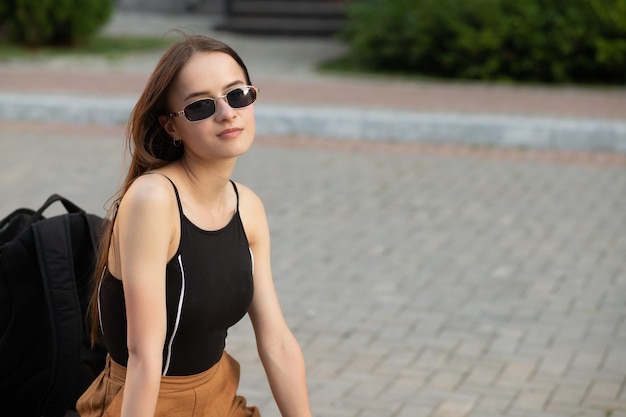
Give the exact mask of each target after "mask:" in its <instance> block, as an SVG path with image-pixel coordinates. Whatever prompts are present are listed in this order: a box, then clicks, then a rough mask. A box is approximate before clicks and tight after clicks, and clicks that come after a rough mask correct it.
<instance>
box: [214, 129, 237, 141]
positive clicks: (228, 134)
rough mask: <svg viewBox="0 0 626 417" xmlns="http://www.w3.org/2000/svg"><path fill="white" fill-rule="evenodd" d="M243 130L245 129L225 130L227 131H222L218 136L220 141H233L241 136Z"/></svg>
mask: <svg viewBox="0 0 626 417" xmlns="http://www.w3.org/2000/svg"><path fill="white" fill-rule="evenodd" d="M242 130H243V129H239V128H232V129H225V130H222V131H221V132H220V133H218V134H217V136H218V137H219V138H220V139H233V138H236V137H237V136H239V134H240V133H241V131H242Z"/></svg>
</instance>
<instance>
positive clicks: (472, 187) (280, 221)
mask: <svg viewBox="0 0 626 417" xmlns="http://www.w3.org/2000/svg"><path fill="white" fill-rule="evenodd" d="M130 17H132V16H130ZM130 17H129V18H130ZM138 27H139V26H138ZM313 43H314V42H313V41H312V43H311V44H313ZM307 47H308V46H307ZM305 48H306V47H305V46H303V47H302V49H305ZM125 62H126V63H119V66H118V67H116V69H115V71H112V70H111V68H110V67H109V65H113V66H117V65H118V64H112V63H103V68H98V67H97V66H96V65H95V64H94V62H93V61H90V65H89V66H88V68H87V69H86V72H84V73H83V72H80V71H72V72H71V73H70V72H69V71H68V72H67V75H68V77H69V79H71V80H75V81H76V83H75V84H72V83H70V84H67V83H66V84H62V81H58V82H57V81H55V82H52V83H50V84H52V87H50V86H49V85H48V83H47V82H46V83H39V81H33V84H31V85H35V84H34V83H38V84H36V85H39V86H42V87H41V88H42V89H43V88H44V86H45V89H46V91H50V90H48V89H49V88H53V89H61V90H63V89H65V88H67V90H63V91H56V92H54V93H46V94H52V95H53V96H55V97H58V96H57V94H60V93H63V94H67V95H69V96H72V97H75V96H80V95H86V96H89V95H91V94H97V90H94V91H92V90H88V88H95V87H94V85H93V83H91V82H89V83H86V84H84V85H85V88H86V90H85V91H86V92H83V91H82V90H80V89H78V85H79V84H80V82H81V81H79V80H80V79H81V78H80V77H83V76H84V77H86V78H85V79H87V78H89V77H99V76H102V78H99V79H100V80H103V81H104V80H106V79H109V80H110V79H116V78H115V77H120V78H119V80H120V81H119V82H113V83H111V84H107V87H105V91H106V92H108V93H109V94H111V95H112V96H115V97H117V93H116V94H113V93H114V91H115V88H118V87H120V88H122V87H121V86H122V85H126V86H127V87H128V88H129V90H125V89H121V90H120V93H124V94H127V95H128V98H129V99H132V97H133V95H134V94H136V92H137V91H138V89H139V88H140V87H137V86H136V85H135V83H132V82H131V83H129V84H123V83H124V82H127V80H129V79H130V78H126V77H127V76H128V77H131V76H132V77H136V78H134V79H135V80H141V79H142V77H145V76H146V75H145V74H144V73H143V71H144V70H145V68H143V67H142V68H139V66H137V67H134V66H132V65H130V67H128V68H127V67H126V66H125V65H126V64H127V63H128V62H127V61H125ZM141 62H145V61H143V60H141ZM22 65H23V64H20V63H13V64H8V65H5V66H3V67H2V71H13V70H14V69H19V71H13V72H11V73H10V74H13V75H12V76H14V77H15V78H13V80H14V81H15V82H14V83H7V82H6V77H0V79H2V82H3V83H4V84H3V85H2V87H1V88H0V90H1V91H13V92H20V91H24V89H25V88H27V87H26V86H25V84H24V83H22V82H21V81H19V80H20V76H19V74H27V73H28V72H29V71H32V73H36V72H37V71H40V72H38V74H46V76H50V77H52V76H53V75H50V74H55V75H54V77H61V78H59V80H62V73H63V72H65V71H67V61H64V62H62V63H50V62H48V63H45V65H43V66H42V67H40V68H33V67H32V65H30V64H29V65H24V66H22ZM55 65H56V66H57V69H55ZM259 72H260V75H259V82H263V83H268V85H272V84H271V83H272V82H273V83H275V84H273V85H275V86H280V85H286V83H287V82H292V81H290V80H285V84H282V82H280V79H279V77H277V76H275V77H273V78H272V77H270V74H263V71H259ZM303 72H305V71H304V70H303ZM5 74H7V73H6V72H5ZM81 74H82V75H81ZM105 75H106V76H105ZM262 75H263V76H264V77H266V78H263V77H262ZM42 77H43V75H42ZM109 77H112V78H109ZM317 77H320V76H312V81H309V82H308V84H307V85H308V86H311V85H313V84H314V83H319V84H320V85H330V81H328V82H327V81H324V80H323V79H322V78H324V77H321V78H317ZM304 78H305V79H308V77H304ZM52 79H53V78H50V80H52ZM54 79H55V80H57V79H56V78H54ZM89 79H91V80H94V79H96V78H89ZM34 80H37V78H35V79H34ZM123 80H126V81H123ZM264 80H267V81H264ZM296 81H297V80H296ZM137 82H138V81H137ZM293 82H295V81H293ZM379 83H380V84H379ZM347 84H348V85H350V86H354V88H365V87H358V86H357V84H358V83H356V82H354V84H350V83H347ZM18 85H21V87H19V86H18ZM63 85H65V87H63ZM365 85H367V86H368V87H367V88H370V87H371V86H372V85H380V87H377V88H380V89H381V90H380V91H382V90H384V89H385V88H395V86H397V84H395V83H391V84H387V83H386V82H384V83H383V82H381V81H367V82H366V83H365ZM382 85H386V86H387V87H385V88H383V87H382ZM115 86H117V87H115ZM337 86H338V87H339V86H340V84H337ZM103 87H104V86H103ZM461 87H462V88H467V89H468V91H478V90H480V89H482V88H483V87H473V86H467V87H463V86H461ZM342 88H343V87H342ZM372 88H373V87H372ZM415 88H417V89H422V88H424V89H429V88H432V89H433V90H431V91H433V95H434V96H437V97H439V99H440V100H442V101H441V102H444V101H445V100H443V99H441V97H440V96H439V93H435V92H434V91H438V92H441V91H444V90H445V91H449V92H450V97H453V96H462V94H461V93H460V92H459V91H460V90H454V88H453V87H451V86H444V85H440V86H437V85H433V86H432V87H430V86H429V85H426V84H424V85H422V84H420V83H418V84H417V85H416V86H415ZM276 89H277V90H278V87H276ZM447 89H449V90H447ZM266 90H270V91H272V90H273V88H269V87H268V88H266V89H264V97H265V91H266ZM484 90H490V88H487V87H485V88H484ZM326 91H330V90H326ZM369 91H371V90H369ZM455 91H456V92H455ZM493 91H497V92H498V94H504V93H503V92H502V91H504V92H506V91H510V93H511V94H512V96H513V97H518V96H517V92H516V91H517V90H514V89H509V88H508V87H507V88H504V89H503V90H500V89H494V90H493ZM525 91H528V94H529V95H530V96H533V97H534V94H539V91H540V90H538V89H537V90H535V89H532V88H529V89H528V90H526V89H524V90H522V91H521V92H519V94H520V97H523V96H524V94H526V93H525ZM555 91H556V93H555V94H566V90H555ZM567 91H575V92H576V94H579V93H585V94H591V95H592V96H595V95H596V94H601V93H599V92H598V91H596V90H588V91H587V90H567ZM34 92H35V93H37V94H42V93H45V91H41V90H37V89H35V91H34ZM553 92H554V91H553ZM553 92H548V93H546V94H547V95H548V96H550V95H551V94H552V93H553ZM104 94H105V93H102V95H104ZM272 94H274V95H273V96H272ZM281 94H284V97H283V98H282V99H281V98H280V97H281ZM309 94H310V95H311V97H312V96H313V95H314V94H316V93H315V89H313V88H311V89H310V90H309ZM477 94H478V93H477ZM567 94H570V93H567ZM571 94H574V93H573V92H572V93H571ZM622 95H623V93H621V92H609V93H608V95H607V97H614V99H616V100H622V99H623V97H622ZM267 96H269V97H273V98H272V100H275V101H276V103H279V102H280V100H283V99H286V98H288V97H289V95H288V94H286V93H279V92H274V93H271V92H267ZM269 97H268V100H270V98H269ZM322 97H323V96H322ZM598 97H599V96H598ZM620 97H622V98H620ZM388 98H389V96H387V95H385V94H381V95H380V96H378V97H376V101H377V102H379V103H388V101H386V100H388ZM311 100H313V98H311ZM611 100H612V99H611ZM547 101H548V100H544V101H542V100H538V101H537V102H536V103H541V102H547ZM600 101H602V100H600ZM451 102H454V100H451ZM486 102H490V100H486ZM283 103H285V102H283ZM457 103H458V102H457ZM346 104H349V103H346ZM457 105H459V104H457ZM509 105H510V106H518V105H519V104H509ZM579 105H580V106H583V104H579ZM530 107H533V106H530ZM592 107H596V110H597V107H599V106H592ZM609 108H611V109H613V107H612V106H607V111H608V109H609ZM623 108H624V107H620V109H623ZM570 111H571V112H574V110H570ZM580 111H581V112H582V110H580ZM597 111H599V110H597ZM613 111H614V109H613ZM477 113H481V114H482V112H477ZM507 114H508V113H507ZM573 114H574V113H570V115H573ZM580 114H581V116H580V117H583V116H584V115H591V116H586V117H589V118H592V119H594V120H595V119H596V117H597V118H600V116H598V115H597V113H586V112H582V113H580ZM604 117H613V116H608V114H603V115H602V118H604ZM615 117H616V118H617V119H621V118H623V115H622V116H615ZM0 132H1V133H0V135H2V140H0V166H2V173H3V175H1V176H0V189H1V190H2V193H3V198H2V199H1V200H0V213H8V212H9V211H10V210H12V209H13V208H14V207H15V206H17V205H26V206H31V207H32V206H35V205H38V204H40V203H41V202H42V201H43V200H44V199H45V197H47V195H48V194H50V193H52V192H58V193H61V194H62V195H66V196H67V197H69V198H71V199H73V200H75V201H76V202H77V203H79V204H80V205H82V206H84V208H85V209H87V210H89V211H92V212H96V213H101V212H102V209H101V207H102V205H103V204H104V201H105V200H106V199H107V197H108V196H109V195H110V194H111V193H112V192H113V191H114V188H115V185H116V184H117V182H118V179H119V174H120V167H121V165H122V164H123V160H122V158H121V154H122V151H123V144H122V141H121V140H120V139H121V137H122V136H123V126H122V125H121V124H107V123H101V124H78V123H72V124H67V123H65V124H62V123H50V122H49V121H45V120H43V121H42V120H39V121H37V122H32V121H31V122H28V123H26V122H23V121H14V120H9V121H6V120H5V121H2V122H0ZM234 177H235V179H237V180H239V181H241V182H243V183H246V184H248V185H249V186H251V187H252V188H253V189H255V190H256V191H257V192H258V193H259V195H260V196H261V197H262V198H263V200H264V201H265V204H266V208H267V212H268V216H269V220H270V226H271V229H272V230H271V231H272V237H273V267H274V275H275V280H276V285H277V288H278V292H279V295H280V297H281V300H282V305H283V308H284V311H285V314H286V316H287V319H288V322H289V324H290V326H291V327H292V328H293V330H294V332H295V334H296V336H297V337H298V339H299V340H300V342H301V344H302V347H303V350H304V354H305V356H306V359H307V364H308V368H309V371H308V380H309V385H310V391H311V400H312V404H313V409H314V414H315V415H316V416H319V417H415V416H420V417H499V416H507V417H508V416H511V417H521V416H524V417H526V416H528V417H607V416H611V417H625V416H626V265H625V262H624V253H626V239H625V237H624V236H625V234H624V230H626V229H625V228H626V216H625V215H624V213H625V212H626V157H625V155H624V154H622V153H615V152H612V153H596V152H571V151H569V152H560V151H559V152H547V151H540V150H524V151H521V150H511V149H505V150H499V149H496V148H478V149H477V148H472V147H467V146H456V145H455V146H445V147H442V146H430V145H423V144H416V143H413V142H411V143H406V142H405V143H390V142H389V141H376V142H363V141H359V140H357V141H342V140H334V141H329V140H327V139H315V138H312V137H310V136H307V137H299V136H298V137H295V136H280V137H279V136H275V135H267V134H261V135H259V138H258V141H257V144H256V145H255V147H254V148H253V150H252V151H251V152H250V153H249V154H248V155H246V156H244V157H242V158H241V160H240V161H239V163H238V166H237V169H236V172H235V175H234ZM228 350H229V351H230V352H231V353H232V354H233V355H234V356H235V357H237V358H238V359H239V360H240V362H241V363H242V368H243V374H242V384H241V393H242V394H244V395H246V396H247V397H248V400H249V402H250V403H253V404H258V405H260V407H261V410H262V412H263V415H264V416H265V417H279V413H278V410H277V409H276V406H275V405H274V404H273V402H272V400H271V393H270V391H269V388H268V386H267V382H266V381H265V377H264V374H263V371H262V368H261V366H260V364H259V362H258V359H257V355H256V352H255V345H254V338H253V335H252V333H251V329H250V326H249V323H248V322H247V321H246V320H244V321H242V323H240V324H239V325H237V326H236V327H235V328H234V329H233V330H232V331H231V333H230V335H229V343H228Z"/></svg>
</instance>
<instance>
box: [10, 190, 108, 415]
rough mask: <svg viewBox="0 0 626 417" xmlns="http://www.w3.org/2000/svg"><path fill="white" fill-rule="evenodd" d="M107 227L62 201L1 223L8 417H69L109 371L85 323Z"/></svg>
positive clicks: (24, 211)
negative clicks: (57, 210)
mask: <svg viewBox="0 0 626 417" xmlns="http://www.w3.org/2000/svg"><path fill="white" fill-rule="evenodd" d="M56 201H60V202H61V203H62V204H63V206H64V207H65V209H66V210H67V212H68V213H66V214H62V215H58V216H53V217H50V218H44V216H43V212H44V211H45V210H46V209H47V208H48V206H50V205H51V204H52V203H54V202H56ZM104 226H105V222H104V220H103V219H102V218H101V217H98V216H96V215H94V214H87V213H85V211H83V210H82V209H81V208H80V207H78V206H77V205H75V204H74V203H72V202H71V201H69V200H67V199H65V198H63V197H61V196H59V195H56V194H54V195H52V196H51V197H50V198H48V200H47V201H46V202H45V203H44V204H43V206H41V208H40V209H39V210H37V211H33V210H31V209H24V208H22V209H18V210H15V211H14V212H13V213H11V214H9V215H8V216H7V217H5V218H4V219H3V220H2V221H1V222H0V416H7V417H12V416H25V417H28V416H46V417H56V416H59V417H60V416H64V415H65V414H66V412H67V411H68V410H71V409H73V408H74V407H75V404H76V400H77V399H78V397H79V396H80V395H81V394H82V393H83V392H84V391H85V390H86V389H87V387H88V386H89V384H91V382H93V380H94V379H95V378H96V376H97V375H98V374H99V373H100V372H101V371H102V369H103V368H104V362H105V356H106V351H105V350H104V349H103V348H102V347H100V346H98V347H96V348H95V349H93V350H92V349H91V344H90V341H89V337H88V334H87V331H86V323H85V321H86V320H85V313H86V311H87V308H88V304H89V299H90V297H91V289H92V282H93V279H92V276H93V272H94V268H95V262H96V256H95V253H96V248H97V244H98V242H99V239H100V237H101V234H102V233H103V232H104Z"/></svg>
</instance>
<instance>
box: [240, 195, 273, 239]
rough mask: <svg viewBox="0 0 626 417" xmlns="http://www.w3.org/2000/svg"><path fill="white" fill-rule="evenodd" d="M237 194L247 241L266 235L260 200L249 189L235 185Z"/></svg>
mask: <svg viewBox="0 0 626 417" xmlns="http://www.w3.org/2000/svg"><path fill="white" fill-rule="evenodd" d="M236 184H237V190H238V192H239V213H240V215H241V220H242V222H243V225H244V228H245V229H246V234H247V235H248V239H249V240H253V239H254V238H255V237H257V236H260V235H263V234H265V233H266V229H267V217H266V214H265V207H264V205H263V201H261V198H260V197H259V196H258V195H257V194H256V193H255V192H254V191H253V190H252V189H250V188H249V187H247V186H245V185H243V184H240V183H236Z"/></svg>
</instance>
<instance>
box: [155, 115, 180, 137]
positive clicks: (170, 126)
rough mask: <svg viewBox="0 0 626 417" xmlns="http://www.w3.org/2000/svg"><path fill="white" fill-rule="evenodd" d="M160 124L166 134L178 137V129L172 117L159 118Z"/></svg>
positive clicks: (162, 116)
mask: <svg viewBox="0 0 626 417" xmlns="http://www.w3.org/2000/svg"><path fill="white" fill-rule="evenodd" d="M159 123H160V124H161V126H162V127H163V130H165V133H167V134H168V135H170V136H171V137H172V138H175V137H176V128H175V126H174V121H173V120H172V118H171V117H169V116H164V115H161V116H159Z"/></svg>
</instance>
